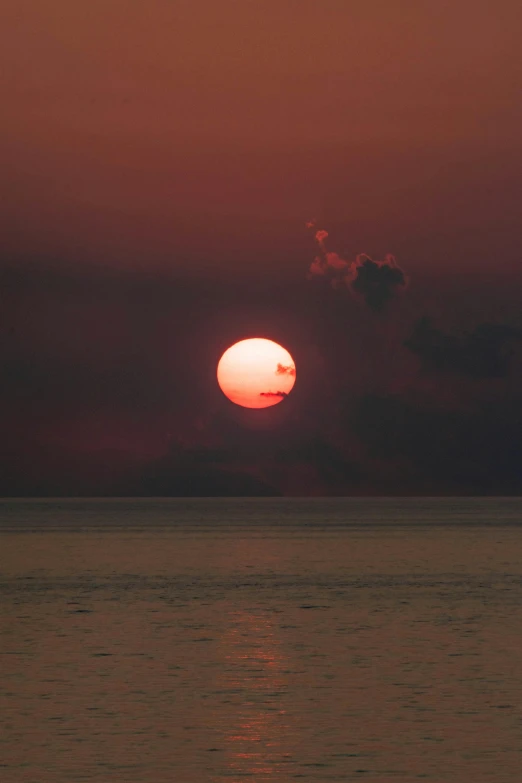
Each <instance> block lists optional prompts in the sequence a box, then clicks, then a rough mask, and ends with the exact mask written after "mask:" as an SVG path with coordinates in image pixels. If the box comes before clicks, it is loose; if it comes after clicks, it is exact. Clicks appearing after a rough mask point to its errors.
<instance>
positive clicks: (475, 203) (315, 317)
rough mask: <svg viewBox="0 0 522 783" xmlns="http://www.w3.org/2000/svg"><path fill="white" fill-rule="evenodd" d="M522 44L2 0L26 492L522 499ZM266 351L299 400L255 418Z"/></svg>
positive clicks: (7, 353) (364, 19) (19, 484)
mask: <svg viewBox="0 0 522 783" xmlns="http://www.w3.org/2000/svg"><path fill="white" fill-rule="evenodd" d="M520 21H521V12H520V3H519V2H518V0H499V1H498V2H496V3H491V2H485V0H437V1H436V2H435V1H432V2H426V1H424V0H364V1H363V0H321V1H320V2H319V0H317V2H310V1H309V0H219V1H218V0H163V1H161V0H148V2H143V0H89V2H80V1H79V0H77V1H76V2H70V0H4V1H3V3H2V7H1V9H0V52H1V55H0V57H1V59H2V68H1V69H0V93H1V99H2V120H1V122H0V164H1V171H2V175H1V177H0V199H1V203H2V209H1V211H0V220H1V223H2V225H1V229H2V230H1V234H0V237H1V238H0V265H1V267H2V269H1V271H2V280H1V283H0V294H1V322H0V370H1V373H2V378H3V379H4V380H3V386H2V389H1V390H0V397H1V398H0V436H1V438H2V443H3V452H2V454H1V458H2V461H1V465H0V467H1V468H2V473H1V481H0V491H2V492H4V493H7V494H10V493H11V494H12V493H14V492H22V493H31V492H33V493H34V492H36V493H38V492H51V493H53V492H54V493H59V492H62V491H64V492H80V493H88V492H96V491H107V492H114V491H122V492H131V493H132V491H135V492H138V493H139V492H141V491H143V492H149V493H159V494H168V493H169V492H170V491H172V492H174V493H176V492H182V493H183V492H187V491H190V492H191V491H194V492H196V493H197V492H202V493H203V494H204V493H205V492H207V493H208V492H210V493H211V494H212V493H213V492H217V491H223V492H224V491H225V489H224V488H225V487H228V488H229V489H228V491H234V487H235V488H236V489H235V491H237V492H242V491H245V492H247V491H255V487H256V486H257V487H258V489H260V491H261V489H262V487H265V488H266V487H268V488H269V489H270V490H272V489H275V490H276V491H281V492H285V493H297V494H299V493H303V492H305V493H306V492H311V493H316V494H321V493H328V492H337V493H339V492H345V491H346V492H370V493H374V492H392V491H397V492H401V491H402V492H415V491H418V492H444V491H451V492H475V491H484V490H485V491H487V490H488V488H489V490H490V491H492V492H495V491H498V492H502V491H504V492H519V493H522V445H521V444H522V414H521V411H522V357H521V352H520V346H521V344H522V343H521V340H520V335H521V333H520V332H519V330H520V328H522V316H521V311H520V301H522V272H521V270H522V253H521V232H520V204H521V200H522V141H521V140H522V90H521V85H522V47H521V46H520ZM312 218H315V219H316V221H317V223H316V226H315V227H314V229H313V230H307V229H306V228H305V222H306V221H309V220H311V219H312ZM316 228H317V229H325V230H326V231H328V232H329V236H328V239H327V242H326V244H325V247H324V248H323V250H322V251H321V252H325V253H326V252H330V253H333V252H335V253H338V254H339V255H338V257H334V256H332V257H330V260H332V259H333V264H334V265H333V266H332V264H330V265H329V266H328V270H327V271H328V274H325V275H322V276H321V275H315V276H314V275H313V277H314V279H312V280H307V272H308V270H309V269H310V266H311V264H313V263H314V256H315V254H316V253H317V252H318V250H320V248H318V244H317V242H316V241H315V240H314V231H315V229H316ZM358 253H368V254H369V255H370V256H372V258H374V259H377V260H379V259H383V258H384V256H385V254H386V253H392V254H394V255H395V256H396V258H397V265H398V269H399V270H400V271H399V272H395V273H394V274H396V275H399V277H400V279H401V281H402V282H403V283H405V284H404V285H403V284H401V285H400V286H398V285H396V284H393V283H390V282H389V277H388V278H386V273H387V270H386V269H385V268H382V267H377V266H376V265H373V266H372V265H370V266H367V267H366V268H365V269H364V270H363V269H362V267H361V266H359V267H358V270H359V272H358V274H359V278H358V281H357V284H355V283H354V285H353V286H351V287H350V286H344V284H343V285H341V287H339V286H337V288H335V285H336V278H335V275H336V274H338V272H337V271H335V270H336V269H337V270H338V266H337V267H335V264H338V265H339V264H340V263H341V262H342V261H344V260H346V261H347V262H352V261H353V260H354V259H355V256H356V254H358ZM338 259H341V261H339V260H338ZM317 268H318V267H317V266H316V267H315V269H317ZM361 270H362V271H361ZM379 270H380V271H379ZM363 272H364V274H363ZM388 273H389V270H388ZM329 275H330V277H329ZM375 275H377V278H378V284H377V287H376V286H375V285H374V282H372V281H374V276H375ZM386 280H388V282H386ZM337 282H338V281H337ZM252 336H263V337H268V338H270V339H274V340H277V341H280V342H281V343H282V344H283V345H284V346H285V347H286V348H287V349H288V350H289V351H290V353H291V354H292V357H293V358H294V359H295V362H296V367H297V379H298V380H297V383H296V386H295V389H294V391H293V392H292V394H291V395H290V396H289V398H288V400H285V401H284V402H283V403H282V404H281V405H278V406H275V408H274V409H268V410H267V412H266V415H265V414H264V413H263V412H259V416H260V417H261V418H257V419H253V418H252V417H251V416H250V418H249V417H248V416H246V417H245V416H243V415H242V414H240V413H239V412H238V410H237V409H234V407H233V406H232V407H230V406H231V404H230V405H229V403H228V402H227V401H226V400H225V398H224V397H223V395H222V394H221V392H220V391H219V389H218V387H217V384H216V379H215V370H216V365H217V362H218V360H219V357H220V356H221V354H222V352H223V351H224V350H225V349H226V348H227V347H228V346H229V345H230V344H231V343H233V342H234V341H236V340H240V339H243V338H245V337H252ZM227 406H228V407H227ZM276 409H277V410H276ZM263 416H264V418H263ZM224 474H226V476H227V481H229V483H228V484H226V483H225V484H223V475H224ZM180 476H182V478H180ZM231 476H232V478H230V477H231ZM234 476H235V477H236V478H233V477H234ZM238 476H239V478H237V477H238ZM245 476H246V477H247V478H248V481H253V482H254V484H250V485H248V486H247V484H244V481H247V479H246V478H245ZM236 480H237V482H239V483H235V484H234V481H236ZM256 481H259V482H262V484H259V485H256V484H255V482H256ZM118 482H119V483H118ZM220 482H221V483H220ZM230 482H231V483H230ZM241 482H243V483H241ZM231 487H232V489H230V488H231ZM249 487H250V489H249ZM252 487H254V490H252Z"/></svg>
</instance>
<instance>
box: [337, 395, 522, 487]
mask: <svg viewBox="0 0 522 783" xmlns="http://www.w3.org/2000/svg"><path fill="white" fill-rule="evenodd" d="M521 404H522V399H520V398H514V399H511V400H506V402H505V404H504V405H502V406H499V405H496V404H494V403H489V404H486V405H482V406H480V407H478V408H476V409H474V410H466V411H463V410H442V409H440V408H435V407H430V406H425V405H419V404H416V403H415V402H412V401H411V400H408V399H406V398H404V397H401V396H398V395H388V396H379V395H371V394H367V395H364V396H363V397H362V398H361V399H360V400H359V403H358V405H357V406H356V407H355V409H354V411H353V429H354V432H355V433H356V434H357V436H358V437H359V438H360V439H361V441H362V442H363V443H364V444H365V446H366V448H367V449H368V453H369V455H370V456H371V457H373V458H375V459H377V460H379V462H378V463H376V472H379V470H380V469H381V468H380V466H382V464H383V463H382V461H383V460H384V461H385V463H386V464H387V465H388V466H389V469H390V472H392V470H391V469H392V467H393V465H395V466H396V471H395V480H396V482H397V486H396V489H397V490H399V491H403V490H404V486H407V485H408V482H409V481H410V482H412V486H415V487H416V488H417V489H418V488H419V487H421V486H422V485H423V482H426V486H432V487H437V488H438V490H440V489H444V488H447V489H451V487H456V488H457V489H458V490H459V491H460V492H462V491H468V490H471V491H473V492H477V493H479V494H480V493H485V492H486V493H487V492H491V493H495V494H496V493H501V494H502V493H506V494H510V493H513V492H516V494H519V493H520V491H522V474H521V471H520V464H521V459H522V418H521V417H520V406H521ZM392 489H393V488H392Z"/></svg>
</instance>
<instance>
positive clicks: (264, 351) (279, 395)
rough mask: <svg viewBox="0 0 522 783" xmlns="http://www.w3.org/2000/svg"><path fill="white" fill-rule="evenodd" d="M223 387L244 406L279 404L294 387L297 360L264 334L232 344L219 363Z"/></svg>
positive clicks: (222, 388) (234, 400)
mask: <svg viewBox="0 0 522 783" xmlns="http://www.w3.org/2000/svg"><path fill="white" fill-rule="evenodd" d="M217 380H218V383H219V386H220V388H221V391H222V392H223V394H225V395H226V396H227V397H228V399H229V400H231V401H232V402H234V403H235V404H236V405H241V406H242V407H243V408H268V407H270V406H271V405H277V404H278V403H279V402H281V401H282V400H284V398H285V397H286V396H287V395H288V394H289V393H290V392H291V391H292V389H293V386H294V383H295V363H294V360H293V359H292V357H291V356H290V354H289V353H288V351H287V350H286V348H283V346H282V345H279V344H278V343H275V342H273V341H272V340H266V339H264V338H262V337H252V338H250V339H249V340H241V341H240V342H238V343H235V345H232V346H231V347H230V348H229V349H228V350H227V351H225V353H224V354H223V356H222V357H221V359H220V360H219V364H218V367H217Z"/></svg>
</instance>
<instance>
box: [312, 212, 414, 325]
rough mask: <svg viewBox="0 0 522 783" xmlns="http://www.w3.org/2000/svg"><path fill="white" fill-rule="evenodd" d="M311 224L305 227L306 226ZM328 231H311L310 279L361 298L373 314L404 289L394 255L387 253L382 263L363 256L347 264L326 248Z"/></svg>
mask: <svg viewBox="0 0 522 783" xmlns="http://www.w3.org/2000/svg"><path fill="white" fill-rule="evenodd" d="M310 225H311V224H307V226H310ZM327 239H328V232H327V231H324V230H320V231H316V232H315V240H316V242H317V244H318V246H319V255H317V256H316V257H315V259H314V260H313V262H312V264H311V265H310V268H309V270H308V278H309V279H310V280H313V279H316V280H320V279H322V280H326V281H327V282H328V283H329V284H330V286H331V287H332V288H347V289H348V290H350V291H351V292H352V293H354V294H356V295H358V296H361V297H362V299H364V301H365V302H366V304H367V305H368V307H370V308H371V309H372V310H374V311H381V310H383V309H384V308H385V306H386V305H387V303H388V302H389V300H390V299H391V298H392V297H393V295H394V294H395V293H396V292H397V291H399V290H401V289H404V288H406V286H407V283H408V279H407V277H406V274H405V272H404V270H403V269H401V267H400V266H399V265H398V264H397V261H396V259H395V257H394V256H392V255H391V254H388V255H387V256H386V257H385V258H384V260H383V261H374V260H373V259H372V258H370V256H368V255H366V254H365V253H361V254H359V255H358V256H357V257H356V259H355V261H351V262H350V261H347V260H346V259H344V258H342V257H341V256H340V255H339V254H338V253H335V252H331V251H329V250H327V249H326V244H325V242H326V240H327Z"/></svg>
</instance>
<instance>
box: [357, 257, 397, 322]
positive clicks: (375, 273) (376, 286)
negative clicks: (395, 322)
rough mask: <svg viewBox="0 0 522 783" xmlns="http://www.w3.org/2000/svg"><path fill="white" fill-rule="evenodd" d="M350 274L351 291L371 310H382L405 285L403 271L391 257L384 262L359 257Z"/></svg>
mask: <svg viewBox="0 0 522 783" xmlns="http://www.w3.org/2000/svg"><path fill="white" fill-rule="evenodd" d="M352 273H353V279H352V281H351V287H352V290H353V291H355V293H356V294H360V295H361V296H362V297H363V299H364V301H365V302H366V304H367V305H368V307H371V309H372V310H377V311H379V310H383V309H384V307H385V306H386V305H387V303H388V302H389V300H390V299H391V298H392V296H393V295H394V293H395V292H396V291H397V290H400V289H401V288H405V287H406V284H407V279H406V275H405V273H404V271H403V270H402V269H401V268H400V266H398V264H397V262H396V260H395V258H394V257H393V256H392V255H388V256H386V258H385V259H384V261H373V260H372V259H371V258H370V257H369V256H366V255H360V256H358V257H357V261H356V262H355V265H354V267H353V268H352Z"/></svg>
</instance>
